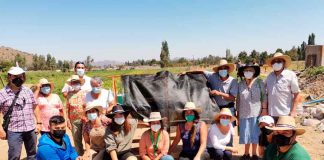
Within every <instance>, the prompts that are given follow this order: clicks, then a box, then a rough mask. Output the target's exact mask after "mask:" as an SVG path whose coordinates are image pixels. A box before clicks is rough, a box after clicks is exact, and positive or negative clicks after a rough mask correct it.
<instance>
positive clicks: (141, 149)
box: [139, 132, 150, 160]
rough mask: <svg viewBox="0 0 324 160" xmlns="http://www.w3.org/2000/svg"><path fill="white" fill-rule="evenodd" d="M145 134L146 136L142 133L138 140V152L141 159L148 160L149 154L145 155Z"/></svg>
mask: <svg viewBox="0 0 324 160" xmlns="http://www.w3.org/2000/svg"><path fill="white" fill-rule="evenodd" d="M145 136H147V134H146V132H144V133H143V135H142V137H141V139H140V142H139V154H140V156H141V158H142V159H143V160H150V158H149V156H147V151H146V144H145Z"/></svg>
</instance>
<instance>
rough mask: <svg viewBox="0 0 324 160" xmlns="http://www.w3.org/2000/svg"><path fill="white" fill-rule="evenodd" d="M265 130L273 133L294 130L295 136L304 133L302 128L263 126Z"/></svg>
mask: <svg viewBox="0 0 324 160" xmlns="http://www.w3.org/2000/svg"><path fill="white" fill-rule="evenodd" d="M265 127H266V128H267V129H269V130H273V131H283V130H294V131H296V135H302V134H304V133H305V132H306V130H305V129H303V128H295V129H294V128H290V127H269V126H265Z"/></svg>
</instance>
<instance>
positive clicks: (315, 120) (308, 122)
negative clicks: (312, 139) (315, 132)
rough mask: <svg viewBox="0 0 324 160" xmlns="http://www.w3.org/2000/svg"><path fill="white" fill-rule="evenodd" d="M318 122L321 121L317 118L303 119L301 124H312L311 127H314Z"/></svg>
mask: <svg viewBox="0 0 324 160" xmlns="http://www.w3.org/2000/svg"><path fill="white" fill-rule="evenodd" d="M319 123H321V121H320V120H318V119H304V121H303V124H302V125H304V126H313V127H315V126H316V125H318V124H319Z"/></svg>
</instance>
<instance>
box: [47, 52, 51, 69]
mask: <svg viewBox="0 0 324 160" xmlns="http://www.w3.org/2000/svg"><path fill="white" fill-rule="evenodd" d="M51 61H52V56H51V54H47V55H46V69H48V70H52V68H51Z"/></svg>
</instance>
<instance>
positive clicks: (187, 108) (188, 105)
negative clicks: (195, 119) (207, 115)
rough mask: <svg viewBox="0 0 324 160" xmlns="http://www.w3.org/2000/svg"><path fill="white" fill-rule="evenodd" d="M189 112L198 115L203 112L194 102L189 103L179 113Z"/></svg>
mask: <svg viewBox="0 0 324 160" xmlns="http://www.w3.org/2000/svg"><path fill="white" fill-rule="evenodd" d="M188 110H192V111H196V112H197V113H198V114H200V113H201V112H202V109H201V108H199V107H197V106H196V105H195V103H194V102H187V103H186V104H185V106H184V108H183V109H180V110H178V111H180V112H181V113H182V112H184V111H188Z"/></svg>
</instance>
